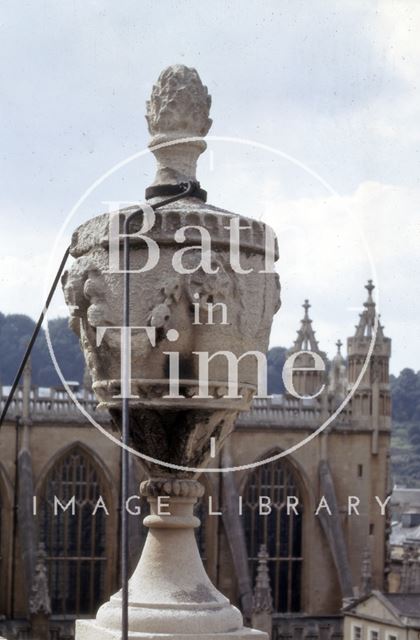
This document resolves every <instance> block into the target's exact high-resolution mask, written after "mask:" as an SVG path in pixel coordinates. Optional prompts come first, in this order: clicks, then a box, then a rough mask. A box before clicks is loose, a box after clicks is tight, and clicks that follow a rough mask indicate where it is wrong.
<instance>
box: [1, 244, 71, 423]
mask: <svg viewBox="0 0 420 640" xmlns="http://www.w3.org/2000/svg"><path fill="white" fill-rule="evenodd" d="M69 253H70V247H67V249H66V252H65V254H64V256H63V259H62V261H61V263H60V266H59V267H58V271H57V273H56V275H55V278H54V282H53V283H52V286H51V289H50V292H49V294H48V297H47V300H46V302H45V305H44V308H43V309H42V311H41V315H40V316H39V318H38V322H37V323H36V326H35V329H34V331H33V333H32V336H31V339H30V340H29V343H28V346H27V347H26V351H25V354H24V356H23V358H22V362H21V363H20V365H19V368H18V370H17V373H16V375H15V379H14V380H13V383H12V386H11V389H10V391H9V395H8V396H7V400H6V404H5V405H4V407H3V411H2V412H1V416H0V428H1V426H2V424H3V422H4V420H5V418H6V415H7V412H8V410H9V407H10V403H11V402H12V400H13V396H14V395H15V392H16V388H17V386H18V384H19V380H20V377H21V375H22V373H23V370H24V368H25V365H26V363H27V362H28V358H29V356H30V355H31V351H32V349H33V346H34V344H35V340H36V339H37V337H38V334H39V331H40V329H41V327H42V323H43V322H44V318H45V315H46V313H47V311H48V307H49V306H50V302H51V300H52V297H53V295H54V293H55V290H56V288H57V285H58V283H59V281H60V278H61V274H62V273H63V269H64V267H65V264H66V262H67V258H68V257H69Z"/></svg>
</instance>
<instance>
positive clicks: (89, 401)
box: [0, 386, 351, 428]
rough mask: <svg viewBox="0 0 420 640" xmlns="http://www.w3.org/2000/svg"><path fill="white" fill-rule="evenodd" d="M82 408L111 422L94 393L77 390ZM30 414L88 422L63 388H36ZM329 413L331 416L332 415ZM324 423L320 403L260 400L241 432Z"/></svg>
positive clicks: (346, 421)
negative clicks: (252, 429)
mask: <svg viewBox="0 0 420 640" xmlns="http://www.w3.org/2000/svg"><path fill="white" fill-rule="evenodd" d="M9 390H10V387H6V386H3V387H2V388H1V387H0V392H1V393H0V409H1V408H2V407H3V406H4V403H5V402H6V399H7V395H8V393H9ZM73 393H74V395H75V397H76V398H77V401H78V402H79V404H80V405H81V406H82V407H83V408H84V409H85V410H86V411H88V412H89V413H90V414H91V415H94V416H95V415H96V416H100V418H101V421H103V420H106V421H109V415H108V414H107V413H106V412H98V411H97V409H96V407H97V400H96V398H95V396H94V395H93V393H91V392H88V391H84V390H77V389H73ZM22 411H23V398H22V389H21V388H19V389H18V390H17V391H16V393H15V397H14V398H13V400H12V403H11V405H10V408H9V412H8V418H9V420H11V419H14V418H15V417H16V416H20V415H22ZM30 412H31V416H32V420H33V422H35V423H36V422H48V421H57V420H58V421H62V422H68V421H71V422H85V421H86V418H85V417H84V416H83V414H82V413H81V412H80V409H79V408H78V407H77V406H76V404H75V403H74V402H73V400H72V398H70V396H69V395H68V394H67V392H66V390H65V389H63V388H57V387H52V388H44V387H33V388H32V390H31V397H30ZM330 412H331V410H329V412H328V413H330ZM350 420H351V414H350V413H349V412H348V411H343V412H341V413H340V414H339V416H337V418H336V419H335V421H334V422H335V424H339V425H343V426H347V425H350ZM321 421H323V408H322V404H321V402H320V400H319V399H314V400H310V399H308V400H299V399H297V398H291V397H286V396H282V395H274V396H271V397H269V398H256V399H254V401H253V403H252V407H251V409H250V410H249V411H247V412H243V413H241V415H240V416H239V418H238V420H237V425H238V426H239V427H240V428H247V427H258V426H265V427H280V426H281V427H285V426H287V427H299V428H316V427H317V426H320V425H321Z"/></svg>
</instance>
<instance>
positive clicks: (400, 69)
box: [0, 0, 420, 373]
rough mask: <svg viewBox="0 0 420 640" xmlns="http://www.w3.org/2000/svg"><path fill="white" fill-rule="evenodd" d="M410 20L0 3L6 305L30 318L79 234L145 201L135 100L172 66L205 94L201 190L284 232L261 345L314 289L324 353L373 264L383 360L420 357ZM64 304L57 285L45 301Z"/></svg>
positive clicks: (1, 252) (407, 3) (419, 58)
mask: <svg viewBox="0 0 420 640" xmlns="http://www.w3.org/2000/svg"><path fill="white" fill-rule="evenodd" d="M419 30H420V4H419V3H418V2H417V1H416V0H401V1H397V0H392V1H391V0H382V1H380V2H375V1H374V0H372V1H371V2H365V1H364V0H362V1H356V0H334V1H330V0H311V1H305V2H301V1H300V0H291V1H288V0H276V1H270V0H266V1H264V2H260V1H254V0H242V1H241V2H240V1H239V0H236V1H235V2H231V1H228V0H215V1H213V2H212V3H211V4H210V3H205V2H197V1H189V0H184V1H179V2H178V1H174V0H163V1H161V2H154V1H153V2H152V1H149V0H135V1H134V0H120V2H118V3H115V2H111V1H107V0H104V1H101V2H96V1H94V0H93V1H90V2H84V1H83V2H82V1H81V0H66V1H62V2H56V1H54V0H40V1H39V2H37V3H33V2H29V1H26V0H21V2H19V3H16V2H12V1H8V0H4V1H3V2H2V4H1V10H0V40H1V43H2V56H1V62H0V92H1V99H0V108H1V117H0V128H1V150H0V164H1V166H0V175H1V180H2V188H1V190H0V225H1V226H0V229H1V233H0V311H2V312H3V313H26V314H29V315H31V316H32V317H34V318H35V317H36V316H37V315H38V313H39V311H40V309H41V308H42V306H43V302H44V296H45V287H46V284H47V283H48V282H49V281H51V279H52V275H53V271H54V268H56V267H57V265H58V263H59V261H60V253H63V251H64V249H65V247H66V246H67V245H68V243H69V240H70V237H71V233H72V231H73V230H74V228H75V227H76V226H77V225H78V224H80V223H81V222H82V221H84V220H87V219H88V218H90V217H92V216H94V215H97V214H99V213H101V212H102V211H104V210H106V205H105V204H104V203H105V202H106V201H107V200H126V201H132V200H134V201H135V200H137V201H138V200H140V201H142V200H143V197H144V189H145V187H147V186H148V185H150V183H151V182H152V180H153V175H154V161H153V158H152V157H151V156H150V154H147V153H144V154H141V153H140V152H142V151H143V150H145V149H146V147H147V143H148V140H149V135H148V132H147V126H146V122H145V119H144V113H145V101H146V100H147V99H148V97H149V95H150V92H151V89H152V86H153V83H154V82H155V81H156V79H157V77H158V75H159V73H160V72H161V70H162V69H164V68H165V67H166V66H168V65H170V64H176V63H180V64H185V65H187V66H191V67H195V68H196V69H197V70H198V72H199V73H200V76H201V78H202V80H203V82H204V83H205V84H206V85H207V87H208V89H209V92H210V94H211V95H212V99H213V103H212V110H211V117H212V119H213V126H212V128H211V130H210V134H209V141H208V150H207V152H206V153H205V154H204V155H203V156H202V158H201V159H200V161H199V169H198V177H199V179H200V181H201V184H202V186H203V187H204V188H206V189H207V191H208V194H209V197H208V201H209V202H211V203H212V204H215V205H218V206H221V207H224V208H227V209H230V210H232V211H235V212H237V213H242V214H244V215H247V216H250V217H254V218H258V219H261V220H264V221H265V222H268V223H270V224H271V225H272V226H273V228H274V229H275V231H276V233H277V235H278V239H279V247H280V260H279V263H278V269H279V273H280V279H281V283H282V301H283V304H282V308H281V310H280V311H279V313H278V314H277V316H276V318H275V320H274V323H273V331H272V340H271V344H272V345H275V344H279V345H283V346H290V345H291V344H292V342H293V341H294V338H295V334H296V329H297V328H298V326H299V321H300V319H301V317H302V315H303V310H302V308H301V305H302V303H303V300H304V299H305V298H309V299H310V301H311V304H312V307H311V317H312V318H313V323H314V328H315V329H316V331H317V337H318V339H319V342H320V346H321V348H322V349H323V350H325V351H327V352H328V353H329V355H330V356H332V355H333V354H334V348H335V347H334V345H335V342H336V340H337V339H338V338H341V339H342V340H345V338H346V337H347V336H349V335H352V333H353V332H354V325H355V324H356V322H357V319H358V314H359V312H360V310H361V305H362V303H363V301H364V300H365V298H366V291H365V290H364V284H365V283H366V281H367V279H368V278H373V279H374V281H375V283H376V285H377V288H376V290H375V292H376V294H377V303H378V306H379V310H380V313H381V319H382V323H383V324H384V326H385V333H386V335H388V336H390V337H391V338H392V341H393V357H392V362H391V371H392V372H394V373H398V372H399V371H400V370H401V369H402V368H404V367H412V368H414V369H416V370H418V369H420V364H419V363H420V339H419V331H418V326H417V323H416V320H417V319H418V318H419V316H420V313H419V312H420V296H419V295H418V287H419V284H418V283H419V282H420V216H419V195H420V184H419V181H420V170H419V169H420V167H419V151H420V95H419V86H418V84H419V78H420V74H419V71H420V39H419V38H418V32H419ZM133 154H138V155H139V157H137V159H136V160H134V161H133V162H131V163H130V164H129V165H127V166H126V167H125V168H124V169H123V170H117V171H115V172H114V173H113V175H112V176H111V177H110V178H109V179H107V180H105V181H104V182H102V184H101V185H100V186H99V187H98V188H97V189H95V190H94V191H93V192H92V193H91V194H90V195H89V197H87V198H86V200H85V201H84V203H83V205H82V206H81V207H80V208H79V209H78V210H77V211H76V212H75V213H74V215H72V216H71V218H70V219H68V217H69V213H70V212H71V210H72V209H73V208H74V205H75V203H77V202H78V200H79V199H80V197H81V196H82V195H83V194H84V193H85V192H86V190H87V189H88V188H89V187H90V186H91V185H92V184H93V183H94V182H95V181H96V180H98V178H100V177H101V176H103V175H104V173H106V172H108V171H109V170H110V169H112V168H113V167H115V166H116V165H117V164H118V163H119V162H121V161H122V160H124V159H126V158H128V157H129V156H132V155H133ZM65 314H66V309H65V307H64V301H63V298H62V295H61V292H60V291H59V292H58V293H57V295H56V297H55V298H54V302H53V304H52V309H51V314H50V315H51V317H54V316H57V315H65Z"/></svg>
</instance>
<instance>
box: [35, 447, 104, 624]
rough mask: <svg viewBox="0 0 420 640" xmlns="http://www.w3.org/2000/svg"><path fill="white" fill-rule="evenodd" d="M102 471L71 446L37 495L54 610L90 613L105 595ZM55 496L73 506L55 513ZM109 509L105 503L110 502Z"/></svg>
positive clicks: (64, 503) (83, 453)
mask: <svg viewBox="0 0 420 640" xmlns="http://www.w3.org/2000/svg"><path fill="white" fill-rule="evenodd" d="M105 490H106V488H105V487H104V481H103V479H102V474H101V473H100V470H99V469H98V467H97V465H96V464H95V463H94V462H93V460H92V459H91V457H90V456H89V455H88V453H87V452H85V451H84V450H83V449H82V448H81V447H78V446H77V447H74V448H73V449H71V450H70V451H68V452H67V453H66V454H64V456H63V457H62V458H61V459H60V460H59V461H58V462H57V463H56V464H55V465H54V466H53V468H52V469H51V470H50V472H49V473H48V475H47V477H46V479H45V482H44V486H43V494H42V498H41V509H40V535H41V540H43V542H44V544H45V549H46V553H47V567H48V577H49V588H50V597H51V606H52V612H53V614H57V615H64V614H72V615H82V616H83V615H91V614H93V613H95V612H96V610H97V608H98V607H99V605H100V604H101V603H102V602H103V601H104V600H105V598H106V596H107V589H106V585H107V560H108V557H107V527H108V522H107V518H108V516H107V515H106V513H105V511H104V510H103V509H98V510H97V511H96V513H95V515H92V512H93V510H94V507H95V505H96V503H97V501H98V499H99V498H100V496H102V497H103V498H104V501H105V502H107V498H106V493H105ZM55 496H56V497H57V499H58V500H60V502H61V503H62V504H63V505H66V504H67V503H68V502H69V501H70V500H72V498H73V496H74V503H75V515H72V509H71V507H69V508H67V509H66V510H65V511H63V510H62V509H61V508H58V509H57V515H55V514H54V502H55ZM108 508H109V504H108Z"/></svg>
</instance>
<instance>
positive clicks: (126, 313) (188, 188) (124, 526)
mask: <svg viewBox="0 0 420 640" xmlns="http://www.w3.org/2000/svg"><path fill="white" fill-rule="evenodd" d="M179 188H180V189H182V191H181V192H180V193H178V194H177V195H174V196H172V197H170V198H167V199H166V200H162V201H161V202H158V203H156V204H152V205H149V206H150V207H151V208H152V209H153V210H154V211H155V210H156V209H159V208H160V207H164V206H166V205H168V204H171V203H172V202H175V201H176V200H180V199H181V198H186V197H187V196H190V195H192V194H193V192H194V191H195V189H196V188H197V183H195V182H191V181H190V182H186V183H182V184H180V185H179ZM140 213H143V209H142V208H141V207H140V208H139V209H136V211H133V212H132V213H130V215H128V216H127V217H126V218H125V220H124V225H123V232H124V257H123V262H124V294H123V327H124V328H125V329H127V328H128V327H129V326H130V237H129V228H130V223H131V221H132V220H133V219H134V218H135V217H136V216H138V215H139V214H140ZM127 333H128V332H124V330H123V332H122V334H121V340H124V347H123V350H124V359H125V363H126V370H125V371H124V372H123V374H125V375H126V376H128V367H127V364H128V362H129V357H130V353H129V352H128V351H129V349H128V345H129V341H128V339H127ZM128 384H129V380H127V379H125V380H121V386H122V388H123V389H124V397H123V401H122V429H121V441H122V444H123V447H122V452H121V586H122V616H121V633H122V635H121V640H128V627H129V620H128V581H129V577H130V576H129V566H128V565H129V563H128V549H129V539H128V513H127V509H126V503H127V499H128V485H129V459H128V445H129V439H130V415H129V408H130V406H129V405H130V400H129V398H128V397H127V390H128Z"/></svg>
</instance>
